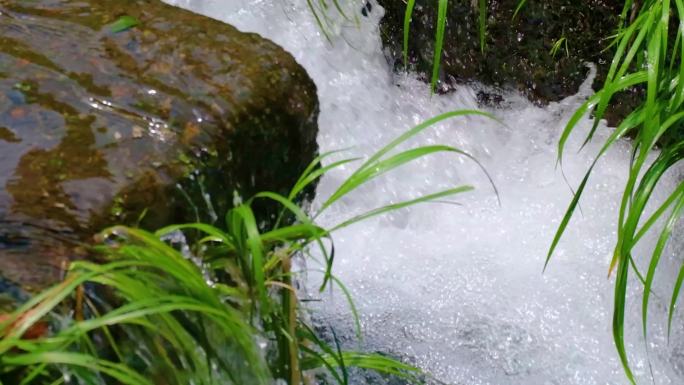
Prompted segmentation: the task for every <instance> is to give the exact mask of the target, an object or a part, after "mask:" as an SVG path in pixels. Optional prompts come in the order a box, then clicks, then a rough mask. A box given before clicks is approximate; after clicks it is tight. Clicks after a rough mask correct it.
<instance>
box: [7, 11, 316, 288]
mask: <svg viewBox="0 0 684 385" xmlns="http://www.w3.org/2000/svg"><path fill="white" fill-rule="evenodd" d="M317 108H318V105H317V98H316V89H315V86H314V84H313V82H312V81H311V79H310V78H309V77H308V75H307V74H306V72H305V71H304V69H303V68H302V67H300V66H299V65H298V64H297V63H296V62H295V60H294V59H293V58H292V57H291V56H290V55H289V54H288V53H286V52H285V51H284V50H282V49H281V48H280V47H278V46H277V45H275V44H274V43H272V42H270V41H268V40H265V39H263V38H261V37H259V36H258V35H255V34H247V33H242V32H240V31H238V30H236V29H235V28H233V27H231V26H229V25H226V24H223V23H221V22H218V21H215V20H213V19H210V18H207V17H204V16H200V15H196V14H193V13H191V12H188V11H185V10H182V9H179V8H175V7H172V6H169V5H166V4H164V3H162V2H160V1H157V0H37V1H10V2H0V290H2V289H3V287H4V288H5V289H7V287H9V284H10V283H14V284H18V286H22V287H26V286H30V287H31V288H34V289H37V288H40V287H41V286H43V285H44V284H46V283H49V282H51V281H53V280H54V279H57V278H59V275H60V271H61V269H62V268H63V266H64V265H65V261H66V260H67V259H68V258H71V257H73V256H76V255H79V254H81V251H80V249H81V248H80V247H77V246H76V245H79V244H83V243H84V242H87V241H88V240H89V239H90V238H91V237H92V235H93V234H94V233H96V232H97V231H99V230H100V229H102V228H103V227H106V226H108V225H112V224H115V223H123V224H129V225H132V224H140V225H141V226H143V227H148V228H156V227H159V226H162V225H165V224H168V223H171V222H187V221H195V220H205V221H210V222H211V221H222V217H221V216H222V213H223V212H224V211H225V210H226V209H227V208H228V207H229V206H230V205H231V204H232V202H233V199H234V191H237V192H238V193H239V194H241V195H242V196H249V195H250V194H252V193H254V192H256V191H260V190H272V191H278V192H281V193H283V192H285V191H287V190H288V188H289V187H291V185H292V183H293V182H294V181H295V180H296V178H297V176H298V175H299V173H300V172H301V171H302V170H303V169H304V167H305V166H306V165H307V164H308V163H309V162H310V161H311V160H312V159H313V157H314V156H315V153H316V151H317V147H316V132H317V126H316V121H317V111H318V110H317ZM264 210H266V208H265V209H264ZM5 291H7V290H5Z"/></svg>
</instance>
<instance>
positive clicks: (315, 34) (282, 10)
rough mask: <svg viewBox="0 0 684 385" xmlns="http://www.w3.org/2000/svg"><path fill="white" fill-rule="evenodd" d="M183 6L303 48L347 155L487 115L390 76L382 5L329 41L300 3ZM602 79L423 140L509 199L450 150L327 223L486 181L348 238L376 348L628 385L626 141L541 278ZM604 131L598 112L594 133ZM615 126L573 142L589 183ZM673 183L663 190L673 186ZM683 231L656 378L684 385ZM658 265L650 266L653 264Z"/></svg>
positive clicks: (656, 334) (669, 266) (295, 50)
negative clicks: (618, 273)
mask: <svg viewBox="0 0 684 385" xmlns="http://www.w3.org/2000/svg"><path fill="white" fill-rule="evenodd" d="M169 2H170V3H174V4H177V5H180V6H183V7H186V8H189V9H191V10H194V11H195V12H198V13H203V14H206V15H208V16H211V17H214V18H217V19H220V20H224V21H226V22H228V23H231V24H233V25H235V26H237V27H238V28H240V29H242V30H244V31H251V32H257V33H259V34H261V35H263V36H265V37H267V38H269V39H272V40H274V41H275V42H277V43H278V44H280V45H282V46H283V47H285V48H286V49H287V50H288V51H289V52H291V53H292V54H293V55H294V56H295V58H296V59H297V60H298V61H299V62H300V63H301V64H302V65H303V66H304V67H305V68H306V69H307V71H308V72H309V74H310V75H311V77H312V78H313V79H314V81H315V82H316V84H317V87H318V94H319V98H320V101H321V114H320V118H319V126H320V134H319V137H318V143H319V145H320V149H321V152H324V151H329V150H335V149H341V148H349V147H351V148H352V150H350V151H349V152H348V153H347V154H346V155H347V156H354V155H359V154H360V155H368V154H370V153H372V152H373V151H374V150H375V149H378V148H380V147H381V146H382V145H384V144H386V143H387V142H388V141H389V140H391V139H392V138H394V137H395V136H397V135H399V134H400V133H402V132H404V131H405V130H406V129H408V128H409V127H411V126H413V125H414V124H416V123H419V122H421V121H423V120H424V119H427V118H430V117H432V116H434V115H437V114H438V113H441V112H445V111H449V110H454V109H462V108H479V107H480V106H478V103H477V98H476V91H475V89H474V88H473V87H467V86H463V87H460V88H459V89H458V90H456V91H455V92H454V93H451V94H449V95H444V96H432V97H431V96H430V95H429V92H428V89H427V87H426V85H425V84H424V83H421V82H420V81H418V80H417V79H416V78H415V77H413V76H411V75H406V74H398V75H397V74H393V73H392V71H391V69H390V66H389V65H388V64H387V60H386V58H385V56H384V55H383V52H382V46H381V42H380V38H379V32H378V30H377V25H378V21H379V19H380V17H381V11H382V10H381V9H380V8H379V7H378V6H377V5H376V6H374V7H373V12H371V13H370V15H369V17H367V18H366V17H361V16H359V21H360V23H359V25H355V24H354V23H350V22H348V21H345V20H343V19H341V18H339V17H338V18H337V19H336V20H332V22H333V24H334V26H332V27H331V28H330V34H331V37H332V40H333V43H332V44H330V43H328V42H327V41H326V39H325V37H324V36H323V35H322V33H321V32H320V30H319V28H318V27H317V25H316V23H315V20H314V18H313V17H312V15H311V13H310V12H309V10H308V8H307V6H306V2H305V1H304V0H282V1H272V0H245V1H232V2H226V1H220V0H213V1H212V0H172V1H169ZM360 9H361V6H360V5H359V6H358V7H357V8H355V9H354V10H353V11H356V12H357V13H358V11H360ZM589 84H590V83H589V82H587V83H585V85H584V87H583V89H582V90H580V92H579V93H578V94H577V95H576V96H573V97H570V98H568V99H566V100H563V101H562V102H560V103H553V104H551V105H549V106H548V107H544V108H539V107H536V106H534V105H532V104H531V103H529V102H528V101H526V100H524V99H523V98H522V97H520V96H519V95H516V94H512V93H511V94H507V95H506V97H505V99H506V102H505V103H504V104H505V105H504V106H502V107H500V108H496V109H492V108H486V109H488V110H490V112H492V113H494V114H495V115H496V116H497V117H499V118H500V119H501V120H502V121H503V122H505V125H501V124H498V123H496V122H492V121H488V120H486V119H482V118H473V117H470V118H463V119H457V120H453V121H449V122H447V123H445V124H441V125H439V126H437V127H435V128H433V129H431V130H429V131H428V132H426V133H425V134H422V135H421V136H420V137H419V138H417V139H416V140H415V141H414V144H415V143H422V144H427V143H440V144H449V145H453V146H456V147H459V148H462V149H464V150H466V151H468V152H470V153H471V154H473V155H474V156H475V157H477V158H478V159H479V160H480V161H481V162H482V163H483V164H484V166H485V167H486V168H487V170H488V171H489V172H490V174H491V175H492V177H493V179H494V181H495V183H496V186H497V187H498V189H499V192H500V197H501V205H500V206H499V205H498V204H497V199H496V196H495V195H494V193H493V190H492V188H491V186H490V185H489V184H488V182H487V180H486V178H485V177H484V176H483V174H482V173H481V171H480V170H479V169H478V168H477V167H476V166H475V165H474V164H473V163H472V162H469V161H468V160H466V159H463V158H459V157H455V156H436V157H432V158H429V159H423V160H421V161H420V162H418V163H416V164H413V165H411V166H409V167H405V168H402V169H400V170H396V171H394V172H392V173H391V174H388V175H387V177H385V178H383V179H382V180H381V181H378V182H374V183H370V184H368V185H366V186H364V187H363V188H362V189H361V190H360V191H358V192H357V193H355V194H353V195H351V196H350V197H349V198H348V199H345V200H344V201H342V202H341V203H340V204H337V205H335V206H333V207H332V208H331V209H330V210H329V211H328V212H326V214H324V215H323V216H322V217H321V218H320V222H321V223H322V224H324V225H330V224H335V223H338V222H339V221H341V220H342V219H343V218H347V217H349V216H350V215H353V214H355V213H360V212H363V211H366V210H368V209H371V208H374V207H377V206H379V205H381V204H386V203H388V202H397V201H400V200H402V199H406V198H410V197H415V196H417V195H419V194H424V193H427V192H432V191H437V190H441V189H444V188H449V187H452V186H454V185H460V184H473V185H474V186H475V187H476V191H475V192H474V193H470V194H468V195H463V196H461V197H458V201H459V202H460V203H461V204H462V206H456V205H446V204H428V205H424V206H421V207H416V208H412V209H410V210H402V211H399V212H396V213H393V214H391V215H388V216H385V217H382V218H378V219H373V220H370V221H367V222H365V223H363V224H360V225H356V226H353V227H350V228H348V229H344V230H342V231H340V232H338V233H336V234H335V241H336V243H335V245H336V255H337V260H336V265H335V272H336V274H337V276H339V277H340V278H341V279H342V280H343V281H344V282H345V283H346V284H347V286H348V287H349V288H350V290H351V291H352V293H353V296H354V298H355V299H356V301H357V305H358V306H359V310H360V312H361V315H362V324H363V327H364V332H365V342H364V344H365V347H366V348H367V349H371V350H379V351H386V352H391V353H392V354H396V355H399V356H402V357H406V358H407V359H409V360H411V362H413V363H415V364H417V365H418V366H420V367H421V368H423V369H425V370H427V371H429V372H430V373H432V374H433V375H434V376H435V377H436V378H437V379H439V380H440V381H442V382H444V383H448V384H467V385H470V384H525V385H531V384H532V385H535V384H539V385H542V384H543V385H547V384H577V385H579V384H624V383H626V379H625V377H624V374H623V372H622V368H621V365H620V363H619V360H618V359H617V355H616V353H615V348H614V345H613V342H612V335H611V330H610V323H611V314H612V295H613V291H612V285H613V280H612V279H607V278H606V273H607V266H608V261H609V258H610V254H611V251H612V245H613V242H614V241H615V231H614V229H615V222H616V216H617V202H618V201H619V198H620V195H621V189H622V187H623V186H624V183H625V180H626V171H627V167H628V163H629V143H628V142H626V141H623V142H620V143H618V145H616V146H615V147H614V148H613V149H612V150H611V151H609V153H608V154H607V155H606V156H605V159H603V160H602V162H601V163H600V165H599V167H598V168H597V169H596V171H595V172H594V176H593V177H592V179H591V181H590V185H589V187H588V191H587V192H586V193H585V195H584V198H583V199H582V201H581V205H582V212H583V214H582V215H581V214H579V213H578V214H577V215H576V217H575V219H574V220H573V221H572V222H571V227H570V228H569V230H568V232H567V234H566V235H565V237H564V239H563V241H562V242H561V244H560V246H559V248H558V251H557V253H556V255H555V257H554V258H553V260H552V261H551V264H550V266H549V269H548V270H547V271H546V273H545V274H543V275H542V266H543V263H544V258H545V255H546V252H547V249H548V246H549V243H550V240H551V239H552V237H553V233H554V231H555V229H556V227H557V225H558V222H559V220H560V218H561V217H562V214H563V212H564V210H565V208H566V207H567V204H568V203H569V201H570V198H571V191H570V189H569V187H568V184H567V183H566V182H565V181H564V179H563V176H562V174H561V172H560V169H557V168H556V167H555V161H556V155H557V152H556V143H557V141H558V136H559V134H560V131H561V129H562V128H563V126H564V123H565V122H566V121H567V119H568V118H569V116H570V114H572V112H573V111H574V109H575V108H576V107H577V106H578V105H579V103H581V101H582V100H584V98H586V96H587V94H588V92H589V89H588V86H589ZM591 123H592V122H591V120H589V119H584V120H583V121H582V122H581V123H580V126H581V128H580V131H585V132H586V130H587V129H588V127H589V126H590V125H591ZM608 132H609V130H608V128H606V127H605V125H604V124H601V125H600V127H599V131H598V133H597V135H596V139H595V140H594V141H593V142H592V143H591V144H589V146H587V148H585V149H584V150H583V151H582V152H581V153H579V154H577V153H576V151H573V150H574V149H578V148H579V144H580V143H581V140H582V139H583V137H582V135H581V134H577V135H575V136H573V137H572V138H571V140H570V143H569V148H570V149H573V150H571V151H568V152H567V153H568V155H567V156H566V159H565V161H564V166H563V171H564V172H565V175H566V176H567V178H568V180H569V181H570V183H571V185H573V186H576V185H577V183H578V181H579V180H580V179H581V177H582V176H583V173H584V172H585V170H586V169H587V167H588V166H589V164H590V162H591V160H592V156H593V154H595V153H596V152H597V150H598V146H599V144H600V143H601V142H602V139H604V138H605V137H606V135H607V134H608ZM351 171H352V168H351V167H347V168H345V169H340V170H337V171H336V172H333V173H330V174H329V175H327V176H326V177H325V178H324V179H323V180H322V181H321V183H320V185H319V187H318V196H319V198H317V201H316V202H314V204H320V202H321V201H322V199H321V197H326V196H328V195H329V194H330V193H331V192H332V191H333V189H334V188H335V187H336V186H337V185H338V184H339V183H340V181H341V180H343V178H344V177H345V176H347V175H349V173H350V172H351ZM668 178H669V179H667V180H666V181H665V182H664V186H663V187H664V188H663V189H661V190H659V191H658V192H657V193H656V200H659V199H662V198H663V196H664V195H663V194H664V192H666V191H669V190H670V189H671V188H672V186H673V185H674V184H675V182H676V180H677V179H676V177H675V176H669V177H668ZM678 234H681V231H680V232H678ZM682 241H683V239H682V236H681V235H677V236H676V237H675V239H674V241H673V242H671V245H670V247H669V248H668V250H667V252H666V255H664V257H663V261H662V267H661V269H660V272H659V277H657V278H661V279H660V280H659V281H658V283H663V285H662V286H657V287H655V288H654V292H655V297H654V299H653V300H652V302H653V304H652V308H651V314H652V315H651V318H650V320H651V321H650V322H649V330H650V332H649V333H650V335H649V342H650V344H649V349H650V358H651V361H652V364H653V372H654V375H655V383H657V384H681V383H684V330H682V328H681V316H680V317H678V318H677V319H676V320H675V321H674V324H675V325H677V326H675V330H673V337H672V340H671V341H670V343H669V344H668V343H667V340H666V337H665V330H664V329H665V327H666V310H667V309H666V306H667V303H668V301H669V295H670V292H671V288H670V287H668V286H667V285H665V283H668V284H671V283H672V282H673V277H674V275H675V274H676V268H677V266H678V263H679V257H678V256H677V255H676V251H677V250H678V249H681V244H682ZM643 243H644V244H643V245H642V246H643V249H642V250H648V246H649V245H653V243H654V237H651V238H650V239H646V240H645V241H644V242H643ZM645 257H646V255H639V257H638V258H640V260H641V261H642V262H643V260H644V259H645ZM312 280H313V278H312ZM638 286H639V285H638V284H633V285H631V287H632V292H631V293H630V298H631V299H630V301H629V302H628V309H627V314H628V324H627V325H626V336H627V337H626V338H627V345H628V349H629V352H630V359H631V363H632V365H633V367H634V369H635V371H636V372H637V376H638V377H639V379H640V381H641V383H647V382H651V381H650V376H649V374H648V372H649V370H648V364H647V357H646V353H645V347H644V343H643V339H642V338H641V331H640V328H641V324H640V314H641V309H640V296H641V290H640V289H639V287H638ZM321 296H322V298H323V299H324V301H323V302H322V303H321V304H320V305H318V306H317V307H316V309H315V311H316V312H317V314H318V316H319V317H322V318H323V322H325V323H326V324H331V325H334V326H335V327H336V328H338V329H339V330H347V331H348V335H351V329H352V325H351V322H350V315H349V312H348V309H347V307H346V305H345V301H344V299H343V297H342V296H341V295H339V293H335V294H334V295H332V296H331V295H328V294H323V295H321ZM350 346H351V347H353V346H354V345H353V344H350ZM356 381H357V382H358V383H365V380H363V379H358V380H356ZM369 382H372V381H369Z"/></svg>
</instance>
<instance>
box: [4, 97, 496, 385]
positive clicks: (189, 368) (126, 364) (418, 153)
mask: <svg viewBox="0 0 684 385" xmlns="http://www.w3.org/2000/svg"><path fill="white" fill-rule="evenodd" d="M464 115H479V116H485V117H490V118H491V115H489V114H486V113H483V112H478V111H454V112H450V113H446V114H442V115H439V116H437V117H435V118H433V119H430V120H428V121H426V122H424V123H422V124H419V125H418V126H416V127H413V128H412V129H410V130H409V131H407V132H406V133H404V134H402V135H400V136H399V137H397V138H396V139H395V140H393V141H391V142H390V143H389V144H387V145H386V146H385V147H383V148H382V149H380V150H379V151H378V152H377V153H375V154H374V155H372V156H371V157H369V158H368V159H367V160H365V161H364V162H363V163H362V164H361V165H360V166H359V167H358V168H357V169H356V171H355V172H353V173H352V175H351V176H350V177H349V178H348V179H347V180H346V181H344V182H343V183H342V184H341V185H340V186H339V188H338V189H337V190H336V191H335V192H334V193H333V194H332V195H331V196H330V197H328V198H327V199H326V200H325V201H324V203H323V204H322V206H321V208H320V209H319V210H318V211H316V212H315V213H309V212H307V211H305V210H304V209H302V208H301V207H300V206H299V205H298V204H297V203H296V202H297V198H298V197H299V196H300V194H301V192H302V191H303V190H304V189H305V188H306V187H307V186H309V185H310V184H311V183H313V182H314V181H316V180H317V179H318V178H320V177H321V176H322V175H324V174H325V173H326V172H329V171H330V170H333V169H335V168H337V167H340V166H342V165H345V164H349V163H351V162H354V161H357V160H358V159H344V160H341V161H336V162H332V163H330V164H327V165H324V164H323V162H324V161H325V160H327V159H328V158H329V157H330V156H331V155H333V154H334V152H333V153H326V154H322V155H320V156H318V157H317V158H316V159H315V160H314V161H313V162H312V163H311V164H310V165H309V167H307V169H306V170H305V171H304V173H303V174H302V176H301V177H300V178H299V180H298V181H297V182H296V183H295V185H294V186H293V188H292V190H291V191H290V193H289V194H288V196H282V195H279V194H277V193H274V192H262V193H259V194H256V195H255V196H253V197H251V198H250V199H248V200H247V201H245V202H244V203H240V204H238V205H237V206H236V207H234V208H233V209H231V210H230V211H228V213H226V215H225V217H224V220H223V224H222V226H220V227H218V226H212V225H208V224H203V223H189V224H179V225H171V226H168V227H165V228H162V229H159V230H157V231H156V232H154V233H150V232H147V231H144V230H141V229H136V228H130V227H124V226H115V227H112V228H110V229H107V230H105V231H104V232H103V233H102V239H103V242H102V243H101V244H99V245H98V246H95V247H94V248H93V251H94V252H96V253H97V254H98V255H99V256H101V258H102V259H103V260H104V262H105V263H102V264H97V263H93V262H88V261H78V262H74V263H72V265H71V267H70V269H69V273H68V275H67V277H66V279H65V280H64V281H63V282H61V283H59V284H57V285H56V286H54V287H52V288H51V289H48V290H46V291H44V292H42V293H40V294H38V295H36V296H35V297H33V298H32V299H31V300H29V301H28V302H27V303H25V304H23V305H22V306H21V307H20V308H19V309H17V310H16V311H15V312H13V313H12V314H10V315H9V317H7V318H6V319H3V320H2V321H0V383H2V381H5V383H11V384H15V383H17V384H20V385H28V384H69V385H70V384H81V383H87V384H93V385H108V384H125V385H153V384H154V385H157V384H160V385H161V384H164V385H186V384H190V383H192V384H197V385H215V384H227V385H230V384H235V385H242V384H254V385H259V384H264V385H266V384H272V383H274V382H273V381H274V379H279V380H281V381H284V382H285V383H287V384H290V385H300V384H312V383H313V382H312V381H313V375H314V373H317V372H320V371H325V372H327V373H328V375H329V377H330V378H331V379H332V380H333V381H335V382H336V383H338V384H341V385H347V384H348V383H349V373H348V368H350V367H358V368H362V369H367V370H374V371H377V372H381V373H385V374H389V375H393V376H398V377H401V378H403V379H404V380H406V381H408V382H409V383H418V382H420V381H419V376H420V375H421V373H420V371H419V370H418V369H416V368H414V367H412V366H410V365H407V364H404V363H402V362H399V361H397V360H394V359H391V358H388V357H386V356H383V355H379V354H369V353H363V352H353V351H344V350H343V349H342V348H341V346H340V344H339V341H338V339H337V337H336V336H335V333H334V331H333V336H334V340H333V341H323V340H322V339H321V338H319V337H318V335H317V334H316V332H314V330H313V327H312V325H311V324H310V321H309V320H308V318H309V317H308V315H307V313H306V309H305V308H304V307H303V305H302V303H301V301H300V300H299V298H298V291H297V289H296V286H297V279H298V272H297V271H296V270H294V269H293V261H294V260H295V259H296V258H313V257H312V254H311V252H310V251H311V250H312V249H318V250H320V253H319V254H320V255H322V256H323V261H322V265H323V270H322V271H323V273H324V279H323V283H322V285H321V287H320V290H324V289H325V288H326V287H329V286H331V285H337V286H339V287H340V288H341V290H342V291H343V293H344V294H345V297H347V299H348V300H349V305H350V309H351V313H352V317H353V318H354V321H355V324H356V325H357V328H358V329H357V335H359V336H360V335H361V331H360V322H359V320H358V313H357V311H356V307H355V306H354V304H353V301H352V299H351V296H350V295H349V292H348V290H347V289H346V288H345V287H344V285H342V283H341V282H340V280H339V279H337V278H336V277H335V276H334V275H333V273H332V270H333V262H334V247H333V238H332V233H333V232H334V231H336V230H338V229H341V228H344V227H347V226H350V225H352V224H355V223H358V222H359V221H363V220H365V219H367V218H370V217H373V216H377V215H382V214H384V213H386V212H389V211H392V210H396V209H400V208H404V207H408V206H412V205H415V204H419V203H423V202H429V201H436V200H439V199H441V198H443V197H446V196H452V195H455V194H460V193H464V192H466V191H469V190H471V189H472V187H470V186H456V187H454V188H450V189H446V190H443V191H438V192H435V193H431V194H427V195H424V196H421V197H418V198H415V199H412V200H409V201H405V202H401V203H396V204H390V205H386V206H383V207H379V208H376V209H374V210H370V211H368V212H366V213H362V214H360V215H356V216H353V217H350V218H345V219H342V220H341V221H340V222H339V223H338V224H336V225H334V226H332V227H330V228H328V229H326V228H323V227H321V226H319V225H317V224H316V218H317V217H318V216H319V215H320V214H321V213H322V212H324V210H326V209H327V208H328V207H330V206H331V205H333V204H334V203H335V202H337V201H338V200H339V199H341V198H342V197H344V196H346V195H347V194H349V193H351V192H352V191H354V190H356V189H357V188H358V187H359V186H361V185H363V184H365V183H367V182H369V181H371V180H373V179H375V178H377V177H379V176H381V175H383V174H384V173H386V172H389V171H391V170H392V169H394V168H397V167H401V166H402V165H405V164H407V163H409V162H412V161H414V160H416V159H419V158H422V157H424V156H429V155H431V154H435V153H440V152H447V153H453V154H456V155H461V156H466V157H468V158H470V159H473V158H472V157H471V156H470V155H469V154H467V153H466V152H464V151H462V150H460V149H457V148H453V147H448V146H419V147H414V148H410V149H408V150H403V151H397V147H398V146H400V145H402V144H403V143H405V142H406V141H407V140H409V139H411V138H413V137H414V136H416V135H417V134H419V133H420V132H422V131H424V130H425V129H427V128H429V127H430V126H432V125H434V124H436V123H439V122H441V121H444V120H446V119H451V118H456V117H460V116H464ZM473 160H474V159H473ZM258 200H270V201H273V202H275V203H277V204H279V205H280V207H281V211H280V214H279V216H278V217H277V218H276V219H275V222H274V223H273V225H272V226H270V227H269V228H268V229H266V230H262V229H261V228H260V227H259V226H258V225H257V224H258V223H259V221H260V220H261V218H257V215H256V214H255V212H254V211H253V210H252V204H253V203H254V202H255V201H258ZM44 319H50V320H51V321H52V325H53V333H52V334H50V335H47V336H42V337H40V336H39V338H37V339H33V340H28V339H25V338H23V337H24V336H25V333H26V331H27V330H30V329H31V328H32V326H33V325H36V324H37V323H38V322H41V320H44Z"/></svg>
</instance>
